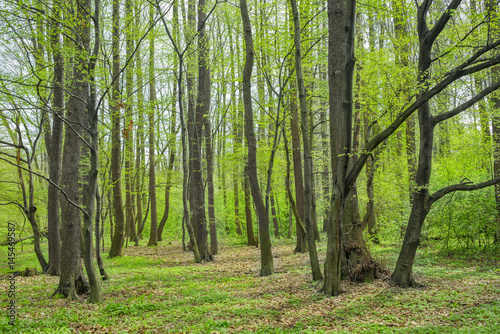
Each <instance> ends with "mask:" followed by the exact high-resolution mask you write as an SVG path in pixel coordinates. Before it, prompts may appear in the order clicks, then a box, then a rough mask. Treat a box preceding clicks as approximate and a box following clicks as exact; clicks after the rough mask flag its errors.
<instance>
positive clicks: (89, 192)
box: [83, 0, 102, 303]
mask: <svg viewBox="0 0 500 334" xmlns="http://www.w3.org/2000/svg"><path fill="white" fill-rule="evenodd" d="M86 4H87V6H86V7H85V8H84V10H83V12H86V13H88V12H90V0H88V2H87V3H86ZM99 9H100V1H99V0H95V9H94V15H93V17H92V19H93V21H94V29H95V40H94V50H93V52H92V57H91V58H90V61H89V64H88V67H89V71H88V72H89V74H90V96H89V99H88V100H87V101H88V102H87V117H88V124H89V132H90V136H89V137H90V145H89V146H90V147H89V153H90V171H89V174H88V179H87V182H86V184H85V186H84V194H85V195H86V197H85V202H86V203H85V211H86V212H85V214H84V215H83V217H84V226H83V259H84V263H85V270H86V271H87V275H88V277H89V285H90V298H89V301H90V302H91V303H99V302H101V301H102V292H101V285H100V283H99V278H98V277H97V273H96V271H95V268H94V261H93V260H94V252H93V248H92V230H93V228H94V226H93V223H94V221H93V219H94V215H95V203H96V201H95V200H96V197H97V196H98V192H97V187H98V177H99V175H98V166H99V127H98V120H99V115H98V109H97V105H96V100H97V96H96V94H97V92H96V84H95V73H94V71H95V65H96V61H97V57H98V54H99V51H100V29H99V20H100V16H99ZM85 32H86V33H87V34H88V35H86V36H84V40H85V41H86V42H87V43H85V44H84V45H85V47H86V49H88V48H89V47H90V31H88V30H85ZM98 247H99V246H98Z"/></svg>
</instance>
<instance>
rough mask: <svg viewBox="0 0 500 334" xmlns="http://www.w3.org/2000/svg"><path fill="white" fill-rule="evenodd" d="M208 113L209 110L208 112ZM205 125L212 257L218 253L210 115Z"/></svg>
mask: <svg viewBox="0 0 500 334" xmlns="http://www.w3.org/2000/svg"><path fill="white" fill-rule="evenodd" d="M206 111H208V110H206ZM203 120H204V123H205V151H206V153H207V188H208V221H209V224H210V226H209V227H210V252H211V253H212V255H216V254H217V253H218V244H217V225H216V222H215V198H214V171H213V153H212V133H211V132H212V129H211V127H210V120H209V119H208V114H206V115H204V118H203Z"/></svg>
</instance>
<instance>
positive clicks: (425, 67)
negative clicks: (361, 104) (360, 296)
mask: <svg viewBox="0 0 500 334" xmlns="http://www.w3.org/2000/svg"><path fill="white" fill-rule="evenodd" d="M460 2H461V0H453V1H452V3H451V4H450V5H449V6H448V9H449V10H454V9H456V8H457V7H458V5H459V4H460ZM429 7H430V1H424V3H423V4H422V5H420V6H419V7H418V14H417V18H418V37H419V59H418V78H417V80H418V82H419V84H421V85H422V88H421V90H420V92H419V97H420V96H422V95H424V94H425V93H427V92H428V91H429V87H428V84H427V83H426V82H427V80H428V79H429V78H430V74H429V68H430V66H431V64H432V61H431V52H432V46H433V43H434V41H435V40H436V38H437V36H438V35H439V33H440V32H441V31H442V29H443V28H444V26H445V25H446V22H447V20H449V18H450V16H451V12H450V11H449V10H447V11H446V12H445V13H444V14H443V16H442V17H441V19H443V17H444V18H445V21H444V24H442V25H435V26H434V27H433V29H432V30H429V28H428V26H427V13H428V10H429ZM446 16H448V18H447V19H446ZM440 21H441V20H440ZM439 29H441V30H439ZM418 122H419V126H420V147H419V156H418V168H417V173H416V186H417V187H416V189H415V191H414V193H413V206H412V210H411V213H410V219H409V221H408V226H407V228H406V233H405V237H404V240H403V246H402V248H401V251H400V253H399V257H398V261H397V263H396V267H395V269H394V272H393V273H392V275H391V279H392V280H393V281H394V282H396V283H397V284H398V285H399V286H401V287H409V286H415V284H416V283H415V280H414V279H413V276H412V268H413V261H414V259H415V254H416V252H417V247H418V244H419V242H420V232H421V230H422V225H423V223H424V220H425V217H426V216H427V214H428V213H429V209H430V208H428V207H427V205H426V202H427V199H428V198H429V180H430V176H431V169H432V149H433V144H434V125H435V124H434V121H433V117H432V114H431V111H430V106H429V102H428V101H426V102H425V103H424V104H422V106H421V107H420V108H419V109H418Z"/></svg>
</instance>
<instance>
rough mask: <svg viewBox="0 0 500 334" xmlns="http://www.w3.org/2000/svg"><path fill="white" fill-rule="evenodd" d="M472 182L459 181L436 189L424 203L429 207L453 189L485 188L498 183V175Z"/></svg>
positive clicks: (453, 190)
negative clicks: (483, 180)
mask: <svg viewBox="0 0 500 334" xmlns="http://www.w3.org/2000/svg"><path fill="white" fill-rule="evenodd" d="M471 183H473V182H472V181H468V182H464V183H459V184H454V185H451V186H449V187H446V188H442V189H440V190H438V191H436V192H435V193H434V194H432V195H430V196H429V199H427V202H426V203H425V205H426V206H427V207H428V208H430V207H431V205H432V204H434V202H436V201H437V200H438V199H440V198H441V197H443V196H444V195H446V194H449V193H451V192H455V191H471V190H479V189H482V188H486V187H489V186H493V185H495V184H498V183H500V177H496V178H494V179H490V180H488V181H485V182H482V183H478V184H471Z"/></svg>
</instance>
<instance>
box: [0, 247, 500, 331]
mask: <svg viewBox="0 0 500 334" xmlns="http://www.w3.org/2000/svg"><path fill="white" fill-rule="evenodd" d="M324 244H325V242H324V241H323V242H321V243H320V244H319V254H320V257H321V261H323V257H324V253H325V245H324ZM32 247H33V246H32V245H29V244H25V245H24V247H23V249H24V250H21V249H20V246H19V245H18V247H17V253H16V270H24V268H25V267H26V266H33V267H34V266H35V265H36V263H35V262H34V261H36V259H34V258H35V256H34V255H33V253H32V252H31V250H32ZM293 248H294V245H293V243H291V241H278V242H277V245H274V246H273V255H274V268H275V274H273V275H271V276H268V277H259V256H260V253H259V249H257V248H254V247H246V246H244V245H243V244H241V242H240V244H237V243H232V244H231V245H228V244H226V245H224V244H221V246H220V252H219V253H220V255H217V256H216V257H215V261H213V262H210V263H203V264H196V263H194V261H193V255H192V253H191V252H183V251H182V249H181V246H180V245H179V244H178V243H174V242H172V243H168V244H167V245H165V242H162V245H160V246H158V247H155V248H151V247H149V248H148V247H145V246H139V247H134V246H131V247H127V248H124V256H123V257H121V258H115V259H107V258H106V259H104V260H105V265H106V269H107V271H108V273H109V274H110V276H111V279H109V280H107V281H104V282H102V289H103V294H104V302H102V303H101V304H98V305H95V304H89V303H86V301H85V298H82V299H81V300H79V301H67V300H65V299H58V298H52V297H51V295H52V293H53V292H54V291H55V289H56V287H57V284H58V278H57V277H50V276H47V275H37V276H34V277H16V281H15V289H16V297H15V301H16V306H17V313H16V317H17V318H16V325H15V326H14V327H13V326H11V325H9V324H8V319H7V317H6V316H5V315H6V308H7V303H8V301H9V298H8V294H7V291H8V290H9V281H8V275H7V273H8V268H7V264H6V262H7V261H5V263H4V261H1V263H0V291H1V293H2V295H1V298H0V300H1V301H2V303H1V305H2V313H3V314H2V317H1V318H0V332H9V331H11V332H12V333H22V332H26V333H166V332H169V333H180V332H186V333H245V332H246V333H289V332H294V333H308V332H324V333H331V332H340V333H499V332H500V255H498V253H497V255H494V256H492V255H489V256H484V255H475V256H472V255H468V256H459V255H454V256H444V255H440V254H438V253H437V251H434V250H432V249H428V248H424V249H422V250H420V251H419V254H418V258H417V263H416V266H415V268H414V273H415V277H416V279H417V280H418V281H419V282H420V283H422V284H423V287H421V288H417V289H401V288H399V287H396V286H394V285H393V284H391V282H390V280H389V279H388V277H386V278H384V279H378V280H375V281H373V282H370V283H353V282H348V281H344V282H343V284H342V286H343V289H344V290H345V292H344V293H343V294H342V295H340V296H338V297H335V298H329V297H326V296H325V295H323V294H322V293H320V292H319V290H320V288H321V283H320V282H313V281H312V279H311V278H312V276H311V275H310V274H309V271H310V269H309V261H308V254H294V253H293ZM372 251H373V254H374V256H375V258H376V259H377V260H379V261H380V262H381V263H383V264H385V265H386V266H387V267H388V269H392V268H393V266H394V262H395V260H396V256H397V249H396V248H395V247H389V246H386V247H381V246H377V247H373V250H372ZM0 255H1V256H4V258H6V257H7V255H6V248H5V247H1V253H0Z"/></svg>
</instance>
